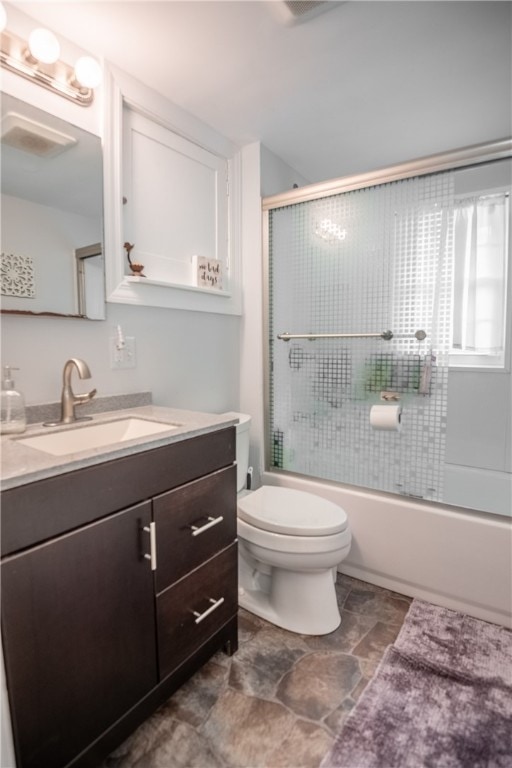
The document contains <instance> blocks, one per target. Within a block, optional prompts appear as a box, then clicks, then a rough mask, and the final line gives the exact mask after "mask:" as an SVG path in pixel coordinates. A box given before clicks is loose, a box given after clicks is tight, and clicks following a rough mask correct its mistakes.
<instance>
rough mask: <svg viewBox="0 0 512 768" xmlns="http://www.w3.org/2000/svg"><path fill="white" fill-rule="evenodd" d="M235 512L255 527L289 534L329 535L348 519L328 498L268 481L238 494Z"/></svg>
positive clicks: (342, 528)
mask: <svg viewBox="0 0 512 768" xmlns="http://www.w3.org/2000/svg"><path fill="white" fill-rule="evenodd" d="M238 516H239V517H240V519H241V520H244V521H245V522H246V523H249V524H250V525H254V526H255V527H256V528H262V529H263V530H265V531H273V532H274V533H283V534H288V535H292V536H329V535H330V534H332V533H339V532H340V531H343V530H344V529H345V528H346V527H347V523H348V521H347V515H346V512H345V510H343V509H342V508H341V507H339V506H338V505H337V504H333V503H332V502H331V501H327V499H323V498H321V497H320V496H317V495H316V494H313V493H307V492H306V491H296V490H294V489H292V488H279V487H277V486H270V485H264V486H262V487H261V488H258V490H257V491H253V492H252V493H248V494H247V495H246V496H243V497H242V498H239V499H238Z"/></svg>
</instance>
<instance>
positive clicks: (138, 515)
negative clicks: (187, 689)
mask: <svg viewBox="0 0 512 768" xmlns="http://www.w3.org/2000/svg"><path fill="white" fill-rule="evenodd" d="M62 503H65V502H64V501H63V502H62ZM150 519H151V504H150V502H144V503H143V504H140V505H138V506H136V507H132V508H130V509H128V510H125V511H123V512H120V513H118V514H116V515H113V516H112V517H109V518H107V519H105V520H102V521H99V522H97V523H94V524H92V525H89V526H86V527H84V528H81V529H79V530H77V531H75V532H73V533H70V534H67V535H64V536H61V537H60V538H58V539H55V540H53V541H50V542H48V543H46V544H43V545H40V546H38V547H35V548H33V549H30V550H27V551H25V552H24V553H21V554H19V555H14V556H12V557H9V558H6V559H5V560H4V561H3V563H2V569H1V575H2V632H3V642H4V651H5V659H6V673H7V685H8V689H9V699H10V705H11V714H12V720H13V732H14V739H15V745H16V750H17V761H18V765H19V766H21V767H22V768H58V767H60V766H64V765H66V764H67V763H68V762H69V761H70V760H71V759H72V758H73V757H74V756H75V755H77V754H78V753H79V752H80V751H81V750H82V749H84V748H85V747H87V746H88V744H90V743H91V742H92V741H93V740H94V739H95V738H97V736H98V735H100V734H101V733H102V732H103V731H104V730H105V729H106V728H108V727H109V726H110V725H112V724H113V723H114V722H115V721H116V719H118V718H119V717H120V716H121V715H123V714H124V713H125V712H126V711H127V710H128V709H129V708H130V707H131V706H132V705H134V704H135V703H136V702H137V701H138V700H139V699H140V698H142V696H144V694H145V693H146V692H147V691H149V690H150V689H151V688H152V687H153V686H155V684H156V681H157V672H156V651H155V607H154V597H153V577H152V572H151V568H150V563H149V561H148V560H147V559H145V558H144V556H143V551H144V550H147V549H148V545H147V541H146V539H147V538H149V537H148V536H147V534H146V533H145V532H144V531H143V530H142V529H143V527H144V526H147V525H149V522H150Z"/></svg>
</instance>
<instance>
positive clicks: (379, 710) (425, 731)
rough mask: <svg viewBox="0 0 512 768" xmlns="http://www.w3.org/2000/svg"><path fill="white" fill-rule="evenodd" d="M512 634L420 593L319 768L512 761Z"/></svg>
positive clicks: (446, 766)
mask: <svg viewBox="0 0 512 768" xmlns="http://www.w3.org/2000/svg"><path fill="white" fill-rule="evenodd" d="M511 670H512V632H510V630H507V629H505V628H504V627H500V626H498V625H495V624H488V623H487V622H484V621H479V620H478V619H472V618H471V617H468V616H465V615H463V614H460V613H458V612H457V611H449V610H447V609H444V608H439V607H437V606H433V605H431V604H429V603H425V602H423V601H420V600H414V601H413V603H412V606H411V609H410V611H409V613H408V615H407V617H406V620H405V622H404V625H403V627H402V630H401V632H400V634H399V636H398V638H397V640H396V642H395V645H394V646H390V647H389V648H388V649H387V651H386V653H385V655H384V657H383V659H382V661H381V663H380V665H379V668H378V669H377V672H376V674H375V676H374V678H373V679H372V680H371V682H370V683H369V684H368V686H367V687H366V689H365V691H364V692H363V694H362V695H361V698H360V699H359V701H358V703H357V704H356V706H355V707H354V709H353V710H352V712H351V714H350V715H349V717H348V718H347V720H346V722H345V726H344V728H343V730H342V732H341V733H340V735H339V736H338V737H337V738H336V740H335V743H334V745H333V747H332V749H331V751H330V752H329V753H328V754H327V755H326V756H325V758H324V759H323V761H322V763H321V768H512V684H511Z"/></svg>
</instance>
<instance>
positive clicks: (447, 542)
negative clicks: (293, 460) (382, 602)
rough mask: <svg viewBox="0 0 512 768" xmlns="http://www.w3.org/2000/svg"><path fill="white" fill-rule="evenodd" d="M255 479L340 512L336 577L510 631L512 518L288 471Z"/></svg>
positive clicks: (265, 473)
mask: <svg viewBox="0 0 512 768" xmlns="http://www.w3.org/2000/svg"><path fill="white" fill-rule="evenodd" d="M261 480H262V482H263V483H266V484H268V485H280V486H284V487H287V488H297V489H300V490H304V491H309V492H310V493H317V494H318V495H319V496H323V497H324V498H326V499H329V500H331V501H333V502H335V503H337V504H339V505H340V506H342V507H343V508H344V509H345V511H346V512H347V514H348V517H349V521H350V527H351V529H352V535H353V540H352V548H351V551H350V554H349V556H348V557H347V558H346V560H344V561H343V563H342V564H341V565H340V567H339V571H340V572H341V573H344V574H347V575H348V576H352V577H354V578H356V579H362V580H363V581H368V582H370V583H371V584H377V585H378V586H381V587H385V588H387V589H391V590H394V591H396V592H400V593H402V594H405V595H409V596H411V597H418V598H421V599H423V600H428V601H429V602H432V603H435V604H436V605H442V606H444V607H446V608H452V609H455V610H458V611H462V612H463V613H467V614H469V615H470V616H474V617H476V618H478V619H483V620H484V621H490V622H494V623H496V624H501V625H503V626H506V627H510V628H512V520H511V519H510V518H507V517H502V516H498V515H489V514H485V513H481V512H474V511H471V510H467V509H461V508H455V507H449V506H444V505H440V504H429V503H427V502H421V501H416V500H414V499H408V498H405V497H404V498H402V497H400V496H394V495H391V494H384V493H376V492H372V491H366V490H362V489H359V488H354V487H349V486H343V485H340V484H337V483H328V482H323V481H317V480H311V479H308V478H304V477H298V476H295V475H292V474H288V473H281V472H264V473H262V477H261Z"/></svg>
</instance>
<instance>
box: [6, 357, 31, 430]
mask: <svg viewBox="0 0 512 768" xmlns="http://www.w3.org/2000/svg"><path fill="white" fill-rule="evenodd" d="M17 370H18V369H17V368H13V367H12V366H10V365H4V366H3V371H2V389H1V391H0V398H1V403H0V432H1V433H2V434H3V435H8V434H15V433H17V432H24V431H25V429H26V427H27V420H26V416H25V400H24V398H23V395H22V394H21V392H17V391H16V390H15V389H14V381H13V379H12V371H17Z"/></svg>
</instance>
